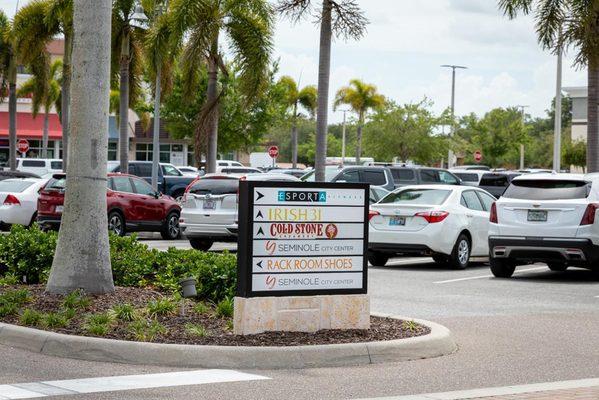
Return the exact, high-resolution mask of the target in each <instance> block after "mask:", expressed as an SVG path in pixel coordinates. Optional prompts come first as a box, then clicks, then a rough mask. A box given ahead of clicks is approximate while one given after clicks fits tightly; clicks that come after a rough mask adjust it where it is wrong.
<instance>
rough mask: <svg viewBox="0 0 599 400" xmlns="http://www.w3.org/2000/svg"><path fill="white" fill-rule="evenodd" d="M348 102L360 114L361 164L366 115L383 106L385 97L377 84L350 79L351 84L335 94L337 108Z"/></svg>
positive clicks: (357, 152) (359, 146) (359, 149)
mask: <svg viewBox="0 0 599 400" xmlns="http://www.w3.org/2000/svg"><path fill="white" fill-rule="evenodd" d="M342 104H346V105H348V106H350V107H351V109H352V110H353V111H354V112H355V113H356V114H357V115H358V132H357V139H356V142H357V143H356V164H358V165H359V164H360V157H361V156H362V128H363V126H364V121H365V120H366V115H367V113H368V112H369V111H370V110H373V109H375V110H376V109H377V108H380V107H382V106H383V105H384V104H385V97H384V96H383V95H382V94H379V93H378V91H377V88H376V86H374V85H371V84H369V83H364V82H362V81H361V80H359V79H352V80H351V81H349V86H345V87H342V88H341V89H339V90H338V91H337V95H336V96H335V103H334V106H335V108H337V107H339V106H340V105H342Z"/></svg>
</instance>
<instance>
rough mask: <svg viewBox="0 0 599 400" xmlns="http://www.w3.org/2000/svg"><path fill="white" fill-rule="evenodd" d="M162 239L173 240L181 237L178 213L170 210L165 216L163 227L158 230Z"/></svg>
mask: <svg viewBox="0 0 599 400" xmlns="http://www.w3.org/2000/svg"><path fill="white" fill-rule="evenodd" d="M160 236H162V238H163V239H164V240H175V239H179V238H180V237H181V228H180V227H179V213H177V212H172V213H170V214H169V215H168V216H167V217H166V221H165V222H164V227H163V228H162V231H161V232H160Z"/></svg>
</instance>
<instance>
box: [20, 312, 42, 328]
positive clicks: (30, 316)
mask: <svg viewBox="0 0 599 400" xmlns="http://www.w3.org/2000/svg"><path fill="white" fill-rule="evenodd" d="M42 318H43V314H42V313H41V312H39V311H36V310H32V309H30V308H27V309H26V310H25V311H23V314H21V317H20V318H19V321H20V322H21V325H25V326H39V325H40V324H41V322H42Z"/></svg>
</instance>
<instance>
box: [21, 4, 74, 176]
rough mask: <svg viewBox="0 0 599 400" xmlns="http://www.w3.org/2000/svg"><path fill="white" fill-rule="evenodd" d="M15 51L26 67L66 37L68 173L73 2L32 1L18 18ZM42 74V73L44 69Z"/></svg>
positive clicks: (65, 144)
mask: <svg viewBox="0 0 599 400" xmlns="http://www.w3.org/2000/svg"><path fill="white" fill-rule="evenodd" d="M14 26H15V31H16V32H17V33H16V43H15V47H16V49H17V51H18V54H19V57H23V58H24V60H23V61H24V63H25V64H30V63H32V62H33V60H31V58H32V56H35V55H37V54H39V51H40V49H45V47H46V45H47V44H48V43H49V42H50V41H52V40H53V39H54V38H55V37H56V36H57V35H62V36H63V37H64V55H63V60H62V80H61V106H60V110H61V113H60V120H61V125H62V159H63V163H62V168H63V170H64V171H66V168H67V160H68V148H69V120H70V119H69V115H70V103H71V100H70V99H71V96H70V92H71V91H70V87H71V54H72V51H73V0H32V1H30V2H29V3H27V4H26V5H25V6H23V7H22V8H20V9H19V11H18V12H17V14H16V15H15V20H14ZM42 71H43V69H42Z"/></svg>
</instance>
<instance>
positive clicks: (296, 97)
mask: <svg viewBox="0 0 599 400" xmlns="http://www.w3.org/2000/svg"><path fill="white" fill-rule="evenodd" d="M279 85H281V86H282V87H283V88H284V90H285V100H286V105H287V108H288V109H290V110H291V161H292V163H293V168H297V119H298V118H299V117H300V116H301V114H300V113H299V111H298V106H301V107H303V108H304V109H305V110H306V111H308V114H309V115H310V117H311V118H314V116H315V114H316V106H317V94H318V89H316V86H314V85H309V86H305V87H304V88H302V89H301V90H299V89H298V87H297V83H296V82H295V80H294V79H293V78H292V77H290V76H283V77H281V79H279Z"/></svg>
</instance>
